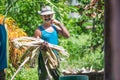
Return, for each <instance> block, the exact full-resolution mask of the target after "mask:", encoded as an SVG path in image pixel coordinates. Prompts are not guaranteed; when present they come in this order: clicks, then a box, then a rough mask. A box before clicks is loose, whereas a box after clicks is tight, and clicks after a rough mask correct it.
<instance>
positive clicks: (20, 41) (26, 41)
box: [11, 37, 69, 80]
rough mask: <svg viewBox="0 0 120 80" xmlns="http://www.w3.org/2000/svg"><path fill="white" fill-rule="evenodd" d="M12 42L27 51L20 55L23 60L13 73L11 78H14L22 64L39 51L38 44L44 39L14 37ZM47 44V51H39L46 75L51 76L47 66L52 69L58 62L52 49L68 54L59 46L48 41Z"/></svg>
mask: <svg viewBox="0 0 120 80" xmlns="http://www.w3.org/2000/svg"><path fill="white" fill-rule="evenodd" d="M12 42H13V44H14V46H15V47H16V48H24V49H27V51H26V53H24V55H23V56H22V60H24V61H23V63H22V64H21V65H20V66H19V68H18V70H17V71H16V73H15V74H14V75H13V77H12V78H11V80H13V79H14V77H15V76H16V74H17V73H18V72H19V71H20V70H21V68H22V67H23V66H24V64H25V63H26V62H28V61H29V60H32V59H33V58H34V56H35V55H36V54H38V53H40V46H41V44H42V43H43V42H44V40H42V39H40V38H39V39H38V38H34V37H20V38H16V39H14V40H13V41H12ZM48 46H49V47H48V49H47V51H42V50H41V51H42V56H43V59H44V63H45V67H46V70H47V72H48V76H49V77H50V78H52V76H51V74H50V73H49V68H50V69H54V68H56V67H57V66H58V64H59V60H58V58H57V57H56V55H55V53H54V52H53V50H52V49H54V50H56V51H58V52H59V53H61V54H62V55H65V56H69V54H68V53H67V52H66V50H65V49H64V48H63V47H61V46H58V45H53V44H50V43H48Z"/></svg>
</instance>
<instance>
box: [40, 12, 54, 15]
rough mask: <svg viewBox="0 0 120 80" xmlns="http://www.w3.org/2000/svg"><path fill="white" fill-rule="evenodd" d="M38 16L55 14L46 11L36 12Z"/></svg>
mask: <svg viewBox="0 0 120 80" xmlns="http://www.w3.org/2000/svg"><path fill="white" fill-rule="evenodd" d="M38 14H40V15H50V14H55V12H53V11H46V12H41V11H38Z"/></svg>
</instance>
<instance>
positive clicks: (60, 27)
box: [52, 20, 70, 38]
mask: <svg viewBox="0 0 120 80" xmlns="http://www.w3.org/2000/svg"><path fill="white" fill-rule="evenodd" d="M52 23H54V24H56V25H57V26H58V27H56V28H57V30H58V32H59V33H60V34H61V35H63V36H64V37H66V38H69V37H70V34H69V32H68V30H67V28H66V27H65V26H64V25H63V24H62V23H61V22H59V21H57V20H52Z"/></svg>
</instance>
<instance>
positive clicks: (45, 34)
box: [34, 6, 70, 80]
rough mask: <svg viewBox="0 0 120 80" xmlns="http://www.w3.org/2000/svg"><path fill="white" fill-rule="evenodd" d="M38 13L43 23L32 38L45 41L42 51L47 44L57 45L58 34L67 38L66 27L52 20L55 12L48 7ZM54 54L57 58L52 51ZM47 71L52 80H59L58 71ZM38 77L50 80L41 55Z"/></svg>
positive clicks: (41, 79) (42, 79)
mask: <svg viewBox="0 0 120 80" xmlns="http://www.w3.org/2000/svg"><path fill="white" fill-rule="evenodd" d="M38 13H39V14H40V16H41V18H42V20H43V23H42V24H41V25H40V26H39V27H38V28H37V29H36V30H35V32H34V36H35V37H36V38H42V39H43V40H45V41H46V42H45V43H43V46H44V47H43V48H44V49H45V47H47V42H48V43H51V44H54V45H58V34H60V35H62V36H64V37H66V38H69V36H70V34H69V32H68V30H67V29H66V27H65V26H64V25H63V24H62V23H61V22H59V21H58V20H55V19H53V15H54V14H55V12H54V11H52V9H51V7H50V6H44V7H42V9H41V11H38ZM54 53H55V55H57V56H59V55H58V53H57V51H54ZM49 70H50V74H51V75H52V77H53V78H54V80H59V73H58V72H59V71H58V69H57V68H56V69H49ZM38 75H39V80H50V79H49V77H48V74H47V71H46V68H45V64H44V61H43V57H42V54H41V53H40V54H39V59H38Z"/></svg>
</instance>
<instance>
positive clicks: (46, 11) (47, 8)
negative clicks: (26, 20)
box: [38, 6, 55, 15]
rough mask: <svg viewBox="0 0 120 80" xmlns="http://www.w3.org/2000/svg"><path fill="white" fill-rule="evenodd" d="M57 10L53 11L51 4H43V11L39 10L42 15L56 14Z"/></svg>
mask: <svg viewBox="0 0 120 80" xmlns="http://www.w3.org/2000/svg"><path fill="white" fill-rule="evenodd" d="M54 13H55V12H54V11H52V9H51V7H50V6H43V7H42V8H41V11H38V14H40V15H49V14H54Z"/></svg>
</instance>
